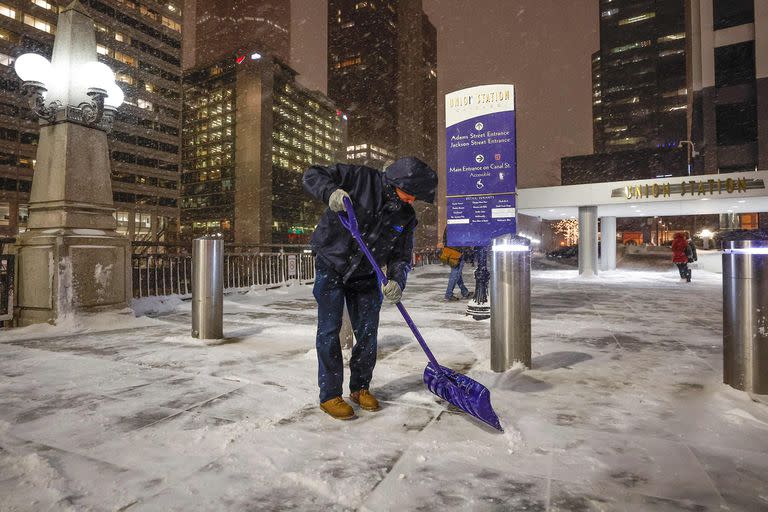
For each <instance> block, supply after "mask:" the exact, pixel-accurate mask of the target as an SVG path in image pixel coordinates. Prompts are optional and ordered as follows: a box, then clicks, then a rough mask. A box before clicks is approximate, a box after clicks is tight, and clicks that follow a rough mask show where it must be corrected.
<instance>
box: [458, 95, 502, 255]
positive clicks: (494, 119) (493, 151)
mask: <svg viewBox="0 0 768 512" xmlns="http://www.w3.org/2000/svg"><path fill="white" fill-rule="evenodd" d="M445 137H446V139H445V147H446V175H447V180H446V182H447V185H446V186H447V210H448V245H452V246H476V245H482V246H487V245H490V243H491V238H494V237H497V236H499V235H503V234H507V233H515V232H516V224H515V191H516V189H517V154H516V144H515V88H514V86H512V85H483V86H479V87H471V88H469V89H462V90H460V91H456V92H452V93H450V94H447V95H446V96H445Z"/></svg>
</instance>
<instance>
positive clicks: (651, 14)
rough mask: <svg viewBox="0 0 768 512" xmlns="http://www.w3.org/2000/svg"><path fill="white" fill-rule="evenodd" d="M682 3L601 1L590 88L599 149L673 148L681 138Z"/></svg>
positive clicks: (682, 0) (684, 125)
mask: <svg viewBox="0 0 768 512" xmlns="http://www.w3.org/2000/svg"><path fill="white" fill-rule="evenodd" d="M685 3H686V2H685V0H601V2H600V51H599V52H598V54H599V60H598V68H599V71H598V73H597V74H598V75H599V82H598V84H599V88H598V90H597V91H593V104H596V105H599V107H600V109H599V110H600V114H599V115H598V116H596V117H595V119H594V122H595V124H596V125H598V126H599V129H597V126H596V129H595V132H596V141H595V147H596V148H597V149H598V150H599V152H613V151H624V150H628V149H645V148H659V147H663V148H667V147H676V146H677V145H678V143H679V142H680V141H681V140H685V139H686V135H687V123H686V120H687V102H686V99H687V87H686V33H685V32H686V30H685V19H686V15H685V13H686V9H685ZM593 76H595V57H594V56H593ZM595 93H598V96H595Z"/></svg>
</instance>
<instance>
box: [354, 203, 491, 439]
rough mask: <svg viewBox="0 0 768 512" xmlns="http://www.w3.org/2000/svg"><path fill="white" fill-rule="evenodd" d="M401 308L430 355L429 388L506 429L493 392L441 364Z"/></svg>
mask: <svg viewBox="0 0 768 512" xmlns="http://www.w3.org/2000/svg"><path fill="white" fill-rule="evenodd" d="M344 206H345V207H346V209H347V214H346V215H344V214H343V213H341V212H339V220H340V221H341V223H342V225H343V226H344V227H345V228H347V229H348V230H349V232H350V233H351V234H352V236H353V237H354V238H355V240H357V243H358V244H359V245H360V249H362V251H363V253H364V254H365V256H366V257H367V258H368V261H370V262H371V266H372V267H373V268H374V270H375V271H376V275H377V276H378V278H379V282H380V283H381V284H382V285H385V284H387V276H385V275H384V272H382V271H381V268H379V265H378V264H377V263H376V260H375V259H374V258H373V255H372V254H371V251H369V250H368V247H367V246H366V245H365V242H364V241H363V237H362V236H361V235H360V228H359V227H358V225H357V217H356V216H355V210H354V208H353V206H352V201H350V200H349V199H348V198H344ZM397 309H399V310H400V314H401V315H403V318H404V319H405V322H406V323H407V324H408V327H410V328H411V331H413V335H414V336H416V340H417V341H418V342H419V345H421V348H422V349H424V352H425V353H426V354H427V357H428V358H429V364H427V367H426V368H424V384H426V386H427V388H428V389H429V390H430V391H431V392H432V393H434V394H436V395H437V396H439V397H440V398H442V399H443V400H445V401H446V402H449V403H451V404H453V405H455V406H456V407H458V408H459V409H461V410H462V411H464V412H466V413H467V414H470V415H472V416H474V417H475V418H477V419H479V420H480V421H482V422H484V423H487V424H488V425H490V426H492V427H493V428H495V429H498V430H501V431H502V432H504V429H503V428H502V427H501V423H499V417H498V416H496V413H495V412H494V411H493V407H492V406H491V392H490V391H489V390H488V388H486V387H485V386H483V385H482V384H480V383H479V382H477V381H476V380H474V379H470V378H469V377H467V376H466V375H461V374H459V373H456V372H455V371H453V370H451V369H450V368H446V367H445V366H441V365H440V364H438V362H437V359H435V356H434V355H433V354H432V351H431V350H429V347H428V346H427V342H426V341H424V338H423V337H422V336H421V333H420V332H419V329H418V328H417V327H416V324H414V323H413V320H412V319H411V315H409V314H408V312H407V311H406V310H405V306H403V304H402V303H401V302H398V303H397Z"/></svg>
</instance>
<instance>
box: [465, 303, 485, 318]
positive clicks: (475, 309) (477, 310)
mask: <svg viewBox="0 0 768 512" xmlns="http://www.w3.org/2000/svg"><path fill="white" fill-rule="evenodd" d="M467 315H469V316H471V317H472V318H474V319H475V320H486V319H488V318H491V303H490V302H487V301H486V302H483V303H477V302H475V300H474V299H472V300H470V301H469V302H468V303H467Z"/></svg>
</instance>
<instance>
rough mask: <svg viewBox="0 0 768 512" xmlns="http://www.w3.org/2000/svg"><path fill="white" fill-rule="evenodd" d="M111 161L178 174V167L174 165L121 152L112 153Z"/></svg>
mask: <svg viewBox="0 0 768 512" xmlns="http://www.w3.org/2000/svg"><path fill="white" fill-rule="evenodd" d="M112 160H114V161H116V162H122V163H126V164H131V165H138V166H141V167H150V168H153V169H160V170H163V171H171V172H179V165H178V164H176V163H171V162H166V161H163V160H159V159H157V158H149V157H144V156H140V155H136V154H134V153H125V152H122V151H113V152H112Z"/></svg>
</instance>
